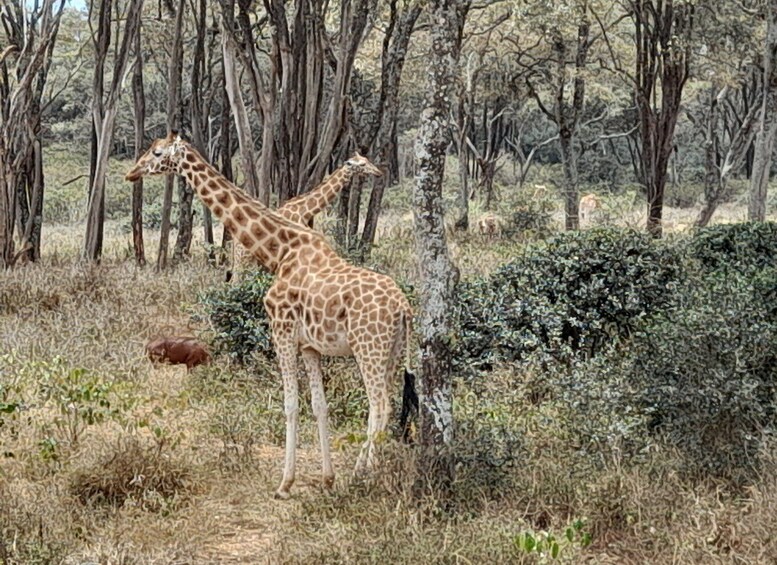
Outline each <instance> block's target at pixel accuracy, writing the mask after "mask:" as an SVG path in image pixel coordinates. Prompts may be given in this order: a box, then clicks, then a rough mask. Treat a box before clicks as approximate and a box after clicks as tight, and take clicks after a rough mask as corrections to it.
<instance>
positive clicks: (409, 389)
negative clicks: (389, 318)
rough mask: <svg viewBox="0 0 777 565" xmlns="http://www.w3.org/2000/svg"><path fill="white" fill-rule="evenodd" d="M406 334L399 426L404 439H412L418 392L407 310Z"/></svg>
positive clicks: (404, 329)
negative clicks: (411, 425) (411, 426)
mask: <svg viewBox="0 0 777 565" xmlns="http://www.w3.org/2000/svg"><path fill="white" fill-rule="evenodd" d="M402 318H403V322H404V328H403V331H404V334H405V340H404V341H405V384H404V388H403V390H402V413H401V415H400V417H399V427H400V429H401V430H402V441H404V442H405V443H410V442H411V441H412V437H411V433H410V431H411V430H410V417H411V416H412V414H413V413H416V414H417V413H418V393H417V392H416V389H415V375H414V374H413V373H411V372H410V367H411V359H412V357H413V355H412V350H411V347H410V338H411V336H412V334H413V315H412V313H411V312H409V311H406V312H404V313H403V314H402Z"/></svg>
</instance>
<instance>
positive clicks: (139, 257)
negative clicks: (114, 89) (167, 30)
mask: <svg viewBox="0 0 777 565" xmlns="http://www.w3.org/2000/svg"><path fill="white" fill-rule="evenodd" d="M140 39H141V32H140V27H138V31H137V33H136V34H135V69H134V71H133V73H132V100H133V108H134V113H135V114H134V115H135V161H137V160H138V159H139V158H140V156H141V155H143V152H144V151H145V147H146V141H145V139H143V133H144V132H145V129H146V94H145V91H144V89H143V51H142V49H141V42H140ZM132 245H133V247H134V250H135V263H136V264H137V265H138V266H140V267H142V266H143V265H145V264H146V250H145V246H144V244H143V177H141V178H139V179H138V180H136V181H135V182H134V183H132Z"/></svg>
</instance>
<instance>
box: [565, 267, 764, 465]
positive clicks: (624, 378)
mask: <svg viewBox="0 0 777 565" xmlns="http://www.w3.org/2000/svg"><path fill="white" fill-rule="evenodd" d="M775 286H777V270H773V269H772V270H769V271H764V272H763V273H761V274H759V275H757V277H756V279H753V278H752V277H750V276H743V275H740V274H737V275H731V276H724V275H721V274H720V273H717V274H715V275H713V276H708V277H704V278H702V279H700V280H697V281H695V283H694V284H693V285H692V286H691V287H690V289H689V290H688V292H687V294H686V295H684V296H683V297H682V298H681V299H678V300H677V302H676V303H675V304H674V305H672V307H670V308H668V309H666V311H664V312H663V313H662V314H661V315H660V316H658V317H657V318H656V319H655V320H654V321H653V322H652V323H651V324H649V325H647V326H646V327H645V328H644V329H643V330H642V331H640V332H639V333H638V334H636V335H635V337H634V339H633V340H632V341H631V343H630V344H629V346H628V348H627V349H626V350H623V351H617V350H613V351H612V352H611V354H610V355H608V356H602V357H601V358H600V359H598V360H594V361H592V362H588V363H584V364H582V365H581V366H580V367H578V368H577V369H576V370H575V371H573V374H572V375H571V376H570V377H569V378H568V380H566V381H562V383H561V385H562V386H561V388H562V389H563V392H562V394H561V397H562V398H563V399H565V400H566V402H567V404H568V405H569V406H570V407H572V409H573V412H575V413H576V414H577V418H574V420H575V422H576V423H575V428H576V430H577V431H578V432H579V433H581V436H582V438H583V446H587V445H594V446H596V448H597V449H600V448H601V447H602V446H603V445H607V444H609V445H612V444H613V442H615V443H617V444H618V445H619V447H620V448H621V449H623V448H625V452H626V453H629V454H631V455H635V454H638V453H641V452H644V451H645V450H646V449H647V448H648V447H649V446H650V445H651V443H653V444H654V443H656V442H660V443H663V444H666V445H669V446H671V447H672V448H675V449H676V451H677V452H678V453H679V454H680V455H681V456H682V465H683V470H684V471H685V472H686V473H688V474H690V475H692V476H708V475H709V474H713V475H714V476H718V477H727V478H730V479H734V480H740V479H742V478H745V477H746V476H747V475H748V474H749V473H751V472H752V471H753V470H754V469H755V468H757V461H758V456H759V450H760V447H761V445H762V442H763V439H764V437H766V436H768V435H769V434H771V433H772V431H773V429H774V425H775V423H777V421H776V418H777V410H776V408H777V405H775V391H776V390H775V385H776V384H777V315H775V313H777V300H776V299H775V296H774V288H775Z"/></svg>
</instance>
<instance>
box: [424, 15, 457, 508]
mask: <svg viewBox="0 0 777 565" xmlns="http://www.w3.org/2000/svg"><path fill="white" fill-rule="evenodd" d="M429 7H430V12H431V23H432V25H431V29H430V36H431V46H430V50H429V70H428V75H427V89H426V90H427V101H426V108H425V109H424V111H423V112H422V114H421V123H420V130H419V133H418V138H417V140H416V149H415V153H416V161H417V166H418V174H417V176H416V183H415V187H414V194H413V200H414V210H415V240H416V255H417V258H418V264H419V265H418V266H419V274H420V316H419V322H420V323H419V332H420V349H421V368H420V369H421V395H420V415H421V447H422V451H421V454H420V457H419V463H418V464H419V476H420V481H419V484H418V485H417V488H418V489H419V490H420V491H421V492H430V491H438V492H440V493H441V494H442V496H443V498H445V497H447V496H449V495H450V490H451V488H452V484H453V478H454V466H453V454H452V452H451V448H452V442H453V401H452V382H451V379H452V374H451V356H452V352H451V335H450V332H451V329H452V328H451V310H452V306H453V296H454V287H455V284H456V280H457V274H458V273H457V269H456V267H455V266H454V265H453V263H452V261H451V258H450V254H449V252H448V245H447V242H446V237H445V222H444V217H443V204H442V183H443V173H444V170H445V150H446V147H447V146H448V142H449V139H448V137H449V136H448V119H449V115H450V111H451V98H452V94H453V87H454V81H455V77H456V68H457V64H458V58H459V51H460V47H461V34H462V29H463V26H464V20H465V18H466V14H467V11H468V9H469V0H432V1H431V2H430V4H429Z"/></svg>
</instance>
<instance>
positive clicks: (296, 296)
mask: <svg viewBox="0 0 777 565" xmlns="http://www.w3.org/2000/svg"><path fill="white" fill-rule="evenodd" d="M288 297H289V300H291V301H292V302H296V301H297V300H299V291H298V290H290V291H289V293H288Z"/></svg>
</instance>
